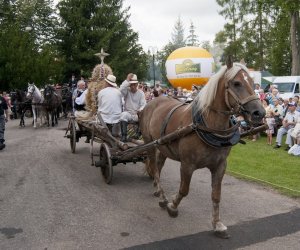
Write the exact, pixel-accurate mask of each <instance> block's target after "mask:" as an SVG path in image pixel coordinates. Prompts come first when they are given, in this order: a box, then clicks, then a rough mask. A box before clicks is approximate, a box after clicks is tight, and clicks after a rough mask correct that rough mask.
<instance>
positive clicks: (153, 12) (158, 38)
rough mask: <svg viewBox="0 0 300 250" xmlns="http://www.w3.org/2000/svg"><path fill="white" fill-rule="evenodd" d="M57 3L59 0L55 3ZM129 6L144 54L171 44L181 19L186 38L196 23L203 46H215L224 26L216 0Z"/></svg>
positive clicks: (138, 0)
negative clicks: (206, 43) (208, 44)
mask: <svg viewBox="0 0 300 250" xmlns="http://www.w3.org/2000/svg"><path fill="white" fill-rule="evenodd" d="M57 2H59V0H54V3H55V4H56V3H57ZM129 6H130V10H129V14H130V15H131V16H130V19H129V21H130V23H131V26H132V28H133V30H134V31H136V32H138V33H139V43H140V44H141V45H142V46H143V48H144V50H145V51H148V50H149V48H150V47H152V48H156V49H157V50H161V49H162V48H163V46H165V45H166V44H167V43H168V42H169V41H171V38H172V33H173V29H174V26H175V23H176V21H177V20H178V17H180V19H181V21H182V23H183V25H184V29H185V37H186V36H187V35H188V31H189V28H190V25H191V22H193V24H194V26H195V35H197V36H198V39H199V41H200V42H201V41H207V40H209V41H210V42H211V43H212V42H213V40H214V38H215V34H216V33H218V32H219V31H220V30H222V29H223V26H224V24H225V19H224V18H223V17H222V16H221V15H219V14H218V11H219V10H220V7H219V6H218V4H217V3H216V1H215V0H123V7H124V8H125V7H129Z"/></svg>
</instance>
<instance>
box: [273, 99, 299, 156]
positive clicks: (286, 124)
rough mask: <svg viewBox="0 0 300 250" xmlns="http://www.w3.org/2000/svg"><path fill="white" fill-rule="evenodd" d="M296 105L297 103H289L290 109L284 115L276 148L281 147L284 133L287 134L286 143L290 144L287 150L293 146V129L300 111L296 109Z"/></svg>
mask: <svg viewBox="0 0 300 250" xmlns="http://www.w3.org/2000/svg"><path fill="white" fill-rule="evenodd" d="M296 105H297V104H295V103H289V104H288V107H289V110H288V112H287V114H286V116H285V117H284V119H283V121H282V127H281V128H280V129H279V130H278V133H277V137H276V146H275V147H274V148H275V149H277V148H280V147H281V141H282V137H283V135H285V134H287V137H286V142H285V143H286V144H287V145H288V146H287V148H286V150H289V149H290V147H291V146H292V143H293V142H292V138H291V135H290V133H291V131H292V130H291V129H292V128H294V127H295V124H296V120H297V119H298V117H299V115H300V113H299V112H297V111H296Z"/></svg>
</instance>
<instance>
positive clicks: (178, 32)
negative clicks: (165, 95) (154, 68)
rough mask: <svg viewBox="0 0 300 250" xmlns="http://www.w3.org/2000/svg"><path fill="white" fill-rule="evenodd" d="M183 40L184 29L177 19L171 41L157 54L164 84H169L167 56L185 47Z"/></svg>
mask: <svg viewBox="0 0 300 250" xmlns="http://www.w3.org/2000/svg"><path fill="white" fill-rule="evenodd" d="M185 44H186V42H185V38H184V27H183V23H182V21H181V19H180V17H178V19H177V20H176V22H175V25H174V28H173V32H172V34H171V41H169V43H168V44H167V45H165V46H164V47H163V49H162V50H161V51H159V52H158V61H159V63H158V65H159V67H160V71H161V75H162V81H163V82H164V83H169V81H168V79H167V74H166V68H165V64H166V61H167V59H168V57H169V55H170V54H171V53H172V52H173V51H174V50H176V49H179V48H181V47H185Z"/></svg>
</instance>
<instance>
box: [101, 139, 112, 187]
mask: <svg viewBox="0 0 300 250" xmlns="http://www.w3.org/2000/svg"><path fill="white" fill-rule="evenodd" d="M99 158H100V162H99V165H100V169H101V173H102V175H103V178H104V180H105V182H106V183H107V184H110V183H111V181H112V177H113V166H112V162H111V155H110V150H109V147H108V145H107V144H106V143H101V144H100V150H99Z"/></svg>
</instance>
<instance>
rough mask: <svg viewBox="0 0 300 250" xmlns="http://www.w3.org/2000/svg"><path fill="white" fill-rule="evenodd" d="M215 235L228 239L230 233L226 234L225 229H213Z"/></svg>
mask: <svg viewBox="0 0 300 250" xmlns="http://www.w3.org/2000/svg"><path fill="white" fill-rule="evenodd" d="M214 234H215V236H217V237H218V238H221V239H229V238H230V235H229V234H228V231H227V230H224V231H214Z"/></svg>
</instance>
